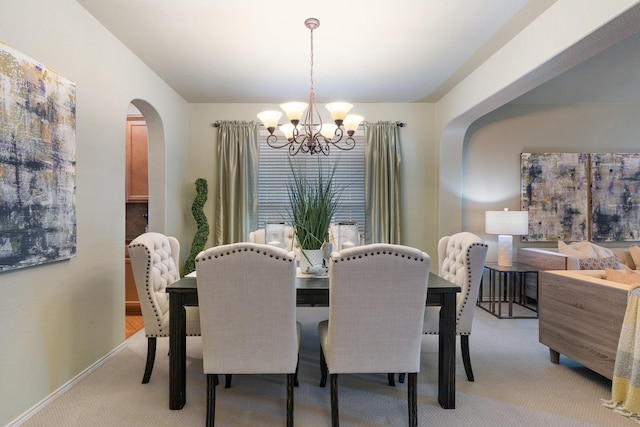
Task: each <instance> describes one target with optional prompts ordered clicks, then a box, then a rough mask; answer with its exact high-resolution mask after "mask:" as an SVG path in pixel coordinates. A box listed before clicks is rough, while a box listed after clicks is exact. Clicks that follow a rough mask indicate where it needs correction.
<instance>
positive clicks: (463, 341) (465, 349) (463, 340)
mask: <svg viewBox="0 0 640 427" xmlns="http://www.w3.org/2000/svg"><path fill="white" fill-rule="evenodd" d="M460 350H462V363H464V371H465V372H466V373H467V379H468V380H469V381H474V378H473V370H472V369H471V358H470V357H469V335H460Z"/></svg>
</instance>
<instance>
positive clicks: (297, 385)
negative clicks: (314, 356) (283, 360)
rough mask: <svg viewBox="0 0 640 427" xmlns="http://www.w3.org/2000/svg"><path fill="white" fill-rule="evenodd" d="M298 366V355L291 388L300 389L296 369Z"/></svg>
mask: <svg viewBox="0 0 640 427" xmlns="http://www.w3.org/2000/svg"><path fill="white" fill-rule="evenodd" d="M299 366H300V355H298V361H297V362H296V372H295V373H294V374H293V386H294V387H300V383H298V367H299Z"/></svg>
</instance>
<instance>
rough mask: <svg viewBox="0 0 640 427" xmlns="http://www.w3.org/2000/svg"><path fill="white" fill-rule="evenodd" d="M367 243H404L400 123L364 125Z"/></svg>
mask: <svg viewBox="0 0 640 427" xmlns="http://www.w3.org/2000/svg"><path fill="white" fill-rule="evenodd" d="M364 132H365V181H364V182H365V205H366V208H365V212H366V221H367V227H366V237H365V241H366V242H367V243H391V244H396V245H399V244H402V239H401V227H400V206H401V194H400V163H401V158H400V132H399V129H398V124H397V123H392V122H377V123H367V122H365V124H364Z"/></svg>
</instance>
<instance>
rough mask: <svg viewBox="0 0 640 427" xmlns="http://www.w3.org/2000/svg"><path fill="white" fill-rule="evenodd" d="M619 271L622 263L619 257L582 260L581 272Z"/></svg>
mask: <svg viewBox="0 0 640 427" xmlns="http://www.w3.org/2000/svg"><path fill="white" fill-rule="evenodd" d="M607 268H612V269H619V268H620V261H619V260H618V257H617V256H615V255H614V256H610V257H605V258H580V270H605V269H607Z"/></svg>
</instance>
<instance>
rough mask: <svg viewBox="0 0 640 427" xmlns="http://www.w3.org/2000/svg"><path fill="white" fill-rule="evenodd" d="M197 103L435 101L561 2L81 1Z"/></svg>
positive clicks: (511, 0)
mask: <svg viewBox="0 0 640 427" xmlns="http://www.w3.org/2000/svg"><path fill="white" fill-rule="evenodd" d="M77 1H78V3H80V4H81V5H82V6H83V7H84V8H85V9H86V10H87V11H88V12H89V13H91V14H92V15H93V16H94V17H95V18H96V19H97V20H98V21H99V22H100V23H102V25H104V26H105V27H106V28H107V29H108V30H109V31H110V32H111V33H113V34H114V35H115V36H116V37H117V38H118V39H119V40H120V41H121V42H122V43H124V44H125V45H126V46H127V47H128V48H129V49H131V51H132V52H133V53H135V54H136V55H137V56H138V57H139V58H141V59H142V61H144V62H145V63H146V64H147V65H148V66H149V67H150V68H151V69H152V70H154V71H155V72H156V73H157V74H158V75H159V76H160V77H161V78H162V79H163V80H164V81H166V82H167V83H168V84H169V85H170V86H171V87H173V89H174V90H176V92H178V93H179V94H180V95H181V96H182V97H183V98H184V99H185V100H187V101H188V102H190V103H199V102H203V103H209V102H225V103H226V102H228V103H236V102H237V103H244V102H259V103H280V102H284V101H291V100H304V99H306V98H307V97H308V91H309V86H310V32H309V30H308V29H307V28H306V27H305V26H304V20H305V19H306V18H309V17H314V18H318V19H319V20H320V27H319V28H317V29H316V30H315V31H314V32H313V43H314V86H315V90H316V98H317V100H318V102H328V101H332V100H349V101H351V102H360V103H363V102H385V103H386V102H435V101H437V100H439V99H440V98H441V97H442V96H443V95H444V94H446V93H447V91H449V90H450V89H451V88H453V87H454V86H455V85H456V84H457V83H459V82H460V81H461V80H462V79H464V78H465V77H466V76H467V75H468V74H469V73H471V72H472V71H473V70H474V69H475V68H477V67H478V66H479V65H480V64H481V63H482V62H483V61H484V60H486V59H487V58H488V57H490V56H491V55H492V54H493V53H495V52H496V51H497V50H499V49H500V48H501V47H502V46H503V45H504V44H505V43H507V42H508V41H509V40H510V39H511V38H513V37H514V36H515V34H517V33H518V32H519V31H520V30H522V29H523V28H524V27H526V26H527V25H528V24H529V23H530V22H532V21H533V20H534V19H535V18H536V17H537V16H539V15H540V14H541V13H542V12H544V11H545V10H546V9H547V8H548V7H549V6H551V5H552V4H553V3H554V2H555V0H473V1H469V0H395V1H393V2H389V1H381V0H348V1H345V0H322V1H316V2H310V1H304V0H302V1H301V0H279V1H277V2H275V1H271V2H269V1H264V0H235V1H225V2H222V1H212V0H187V1H184V0H183V1H177V0H135V1H132V0H109V1H104V0H77Z"/></svg>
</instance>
